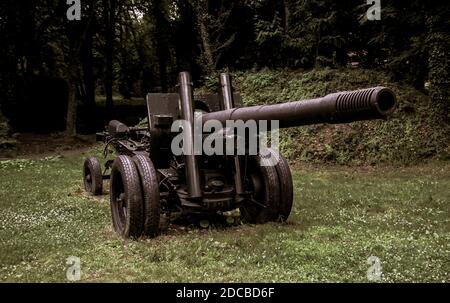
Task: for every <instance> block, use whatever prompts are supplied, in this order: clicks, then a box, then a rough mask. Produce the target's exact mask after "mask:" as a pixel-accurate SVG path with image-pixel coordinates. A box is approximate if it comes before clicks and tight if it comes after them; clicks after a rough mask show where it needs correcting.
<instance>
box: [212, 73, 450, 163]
mask: <svg viewBox="0 0 450 303" xmlns="http://www.w3.org/2000/svg"><path fill="white" fill-rule="evenodd" d="M233 76H234V77H233V84H234V87H235V89H236V90H237V91H238V92H240V93H241V95H242V96H243V99H244V103H245V105H246V106H249V105H255V104H264V103H266V104H269V103H279V102H285V101H288V100H301V99H308V98H315V97H321V96H324V95H326V94H329V93H332V92H337V91H343V90H354V89H359V88H367V87H371V86H377V85H382V86H387V87H390V88H391V89H392V90H393V91H394V92H395V93H396V95H397V100H398V108H397V110H396V112H395V114H393V115H392V116H391V117H390V118H389V119H388V120H387V121H383V120H377V121H363V122H354V123H351V124H341V125H323V124H321V125H312V126H306V127H298V128H293V129H286V130H282V131H281V136H280V145H281V149H282V151H283V153H284V154H285V155H286V156H287V157H288V158H289V159H290V160H291V161H307V162H330V163H338V164H352V165H353V164H356V165H358V164H378V163H384V162H386V163H397V164H410V163H416V162H419V161H423V160H424V159H431V158H434V159H443V160H449V159H450V147H449V142H450V126H449V125H448V124H446V123H445V122H443V121H442V120H440V119H438V118H436V117H437V115H436V114H435V112H434V110H433V105H432V103H431V100H430V98H429V97H428V96H427V95H425V94H424V93H422V92H420V91H417V90H416V89H414V88H413V87H411V86H409V85H407V84H404V83H396V82H391V81H390V80H389V77H388V76H387V75H386V74H384V73H382V72H379V71H374V70H364V69H319V70H317V69H316V70H311V71H290V70H278V71H274V70H267V69H266V70H260V71H246V72H235V73H234V74H233ZM215 82H216V80H215V79H213V78H211V80H210V81H207V85H206V86H207V89H212V88H214V87H217V86H216V85H217V84H216V83H215Z"/></svg>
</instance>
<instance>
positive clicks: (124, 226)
mask: <svg viewBox="0 0 450 303" xmlns="http://www.w3.org/2000/svg"><path fill="white" fill-rule="evenodd" d="M121 193H124V196H125V201H126V208H125V212H124V213H122V216H123V217H124V218H122V219H121V213H120V212H119V207H120V206H119V205H118V202H117V200H116V199H117V198H118V197H119V196H120V194H121ZM110 204H111V215H112V221H113V228H114V230H115V231H116V232H117V233H118V234H119V235H121V236H122V237H124V238H138V237H139V236H141V235H142V231H143V225H144V224H143V223H144V222H143V218H144V207H143V201H142V191H141V184H140V179H139V173H138V170H137V168H136V165H135V164H134V162H133V160H132V159H131V158H130V157H128V156H125V155H120V156H118V157H117V158H116V159H115V160H114V163H113V166H112V169H111V181H110ZM122 210H123V209H122Z"/></svg>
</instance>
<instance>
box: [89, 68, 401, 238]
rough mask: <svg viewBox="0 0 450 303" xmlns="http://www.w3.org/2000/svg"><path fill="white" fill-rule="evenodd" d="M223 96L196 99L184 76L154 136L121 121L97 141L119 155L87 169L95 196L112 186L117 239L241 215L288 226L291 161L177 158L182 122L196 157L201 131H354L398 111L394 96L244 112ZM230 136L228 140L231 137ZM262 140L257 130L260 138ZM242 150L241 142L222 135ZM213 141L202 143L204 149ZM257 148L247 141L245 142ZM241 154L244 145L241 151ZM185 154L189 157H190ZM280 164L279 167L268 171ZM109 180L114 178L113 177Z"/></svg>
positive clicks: (166, 100) (225, 87)
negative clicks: (318, 127)
mask: <svg viewBox="0 0 450 303" xmlns="http://www.w3.org/2000/svg"><path fill="white" fill-rule="evenodd" d="M220 84H221V93H220V94H209V95H203V96H194V94H193V90H192V83H191V79H190V75H189V73H187V72H182V73H180V75H179V93H169V94H148V95H147V98H146V101H147V109H148V127H145V128H133V127H128V126H126V125H124V124H123V123H121V122H119V121H116V120H113V121H111V122H110V123H109V125H108V127H107V130H106V131H104V132H101V133H97V139H98V140H99V141H103V142H105V156H106V155H107V153H108V150H109V147H110V146H112V147H113V148H114V150H115V152H116V154H117V155H118V156H117V157H116V158H115V159H114V160H108V161H106V163H105V164H104V166H105V169H104V173H102V169H101V165H100V163H99V161H98V160H97V159H96V158H95V157H90V158H87V159H86V160H85V162H84V169H83V172H84V185H85V189H86V191H88V192H90V193H92V194H94V195H99V194H101V193H102V187H103V180H104V179H110V191H109V194H110V205H111V213H112V221H113V227H114V230H115V231H116V232H117V233H119V234H120V235H122V236H123V237H126V238H128V237H132V238H135V237H139V236H141V235H145V236H149V237H154V236H156V235H158V233H159V230H160V220H161V218H162V217H166V218H169V219H170V218H172V217H174V215H175V216H180V215H181V216H184V215H212V214H218V213H219V214H220V213H223V212H226V211H230V210H233V209H239V210H240V213H241V217H242V218H243V219H244V221H247V222H251V223H265V222H269V221H284V220H286V219H287V218H288V217H289V214H290V212H291V208H292V204H293V184H292V176H291V172H290V170H289V166H288V162H287V161H286V159H285V158H284V157H283V156H282V155H281V154H280V153H279V152H278V151H277V150H276V149H273V148H263V149H261V148H260V149H257V152H256V154H251V153H250V152H249V148H248V144H247V145H245V151H244V152H243V153H241V154H236V153H234V154H209V155H205V154H197V153H195V152H184V153H182V154H176V153H174V152H173V147H174V145H173V140H174V138H175V137H176V136H178V135H179V134H180V129H175V132H174V131H173V130H174V128H173V122H174V121H176V120H179V119H183V121H184V122H185V123H184V124H183V126H182V132H183V136H182V138H183V139H182V145H183V146H188V147H189V148H188V150H190V151H193V146H194V145H195V142H194V141H195V140H194V139H195V137H196V136H197V135H196V133H195V130H196V127H195V125H198V124H200V125H201V126H204V125H206V124H207V123H209V122H210V121H215V122H216V123H219V125H222V128H223V129H226V123H227V121H230V120H231V121H238V120H239V121H240V120H242V121H243V122H248V121H264V120H269V121H271V122H273V121H276V122H277V123H274V124H277V126H278V127H279V128H286V127H295V126H301V125H308V124H316V123H348V122H352V121H357V120H368V119H382V118H385V117H387V116H388V115H390V114H391V113H392V112H393V111H394V109H395V106H396V98H395V95H394V93H393V92H392V91H391V90H390V89H388V88H386V87H373V88H368V89H362V90H355V91H347V92H339V93H333V94H329V95H327V96H325V97H322V98H317V99H311V100H302V101H293V102H287V103H282V104H273V105H258V106H251V107H241V106H242V99H241V97H240V96H239V95H238V94H234V93H233V92H232V86H231V81H230V77H229V76H228V75H227V74H221V75H220ZM223 129H222V130H223ZM259 131H260V130H258V132H259ZM215 135H216V136H217V135H219V136H221V137H222V138H223V139H224V140H225V139H227V140H229V139H230V137H231V138H232V139H233V141H232V142H237V141H236V137H237V135H236V132H235V131H234V130H231V132H230V130H229V129H228V131H222V132H220V131H216V132H215ZM204 138H205V134H201V135H200V141H202V140H204ZM246 143H248V139H246ZM233 144H235V143H233ZM185 151H186V150H185ZM273 159H275V160H276V161H269V160H273ZM107 171H110V173H109V174H107V173H106V172H107Z"/></svg>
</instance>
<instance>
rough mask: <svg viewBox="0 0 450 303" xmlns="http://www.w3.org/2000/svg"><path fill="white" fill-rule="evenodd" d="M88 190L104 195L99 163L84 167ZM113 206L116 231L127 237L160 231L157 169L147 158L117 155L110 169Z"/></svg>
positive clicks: (88, 161) (152, 234) (151, 235)
mask: <svg viewBox="0 0 450 303" xmlns="http://www.w3.org/2000/svg"><path fill="white" fill-rule="evenodd" d="M83 171H84V184H85V189H86V191H88V192H90V193H92V194H94V195H98V194H101V193H102V183H103V182H102V174H101V168H100V164H99V162H98V160H97V159H96V158H94V157H91V158H88V159H86V161H85V164H84V170H83ZM110 204H111V214H112V221H113V228H114V230H115V231H116V232H117V233H118V234H120V235H121V236H122V237H124V238H137V237H140V236H148V237H155V236H157V235H158V232H159V221H160V200H159V184H158V178H157V174H156V170H155V167H154V166H153V163H152V162H151V160H150V159H149V158H148V157H146V156H144V155H136V156H133V157H129V156H126V155H120V156H118V157H117V158H116V159H115V160H114V163H113V165H112V168H111V177H110Z"/></svg>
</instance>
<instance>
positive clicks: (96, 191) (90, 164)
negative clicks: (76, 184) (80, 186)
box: [83, 157, 103, 196]
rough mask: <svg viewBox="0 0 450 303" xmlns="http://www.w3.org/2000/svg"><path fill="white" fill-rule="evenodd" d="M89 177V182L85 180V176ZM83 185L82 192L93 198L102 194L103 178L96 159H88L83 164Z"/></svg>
mask: <svg viewBox="0 0 450 303" xmlns="http://www.w3.org/2000/svg"><path fill="white" fill-rule="evenodd" d="M88 174H90V175H91V182H90V183H89V182H88V181H87V180H86V176H87V175H88ZM83 183H84V190H85V191H86V192H88V193H90V194H92V195H94V196H98V195H101V194H102V193H103V177H102V169H101V165H100V162H99V161H98V160H97V158H96V157H89V158H86V160H84V164H83Z"/></svg>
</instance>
